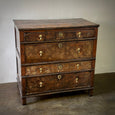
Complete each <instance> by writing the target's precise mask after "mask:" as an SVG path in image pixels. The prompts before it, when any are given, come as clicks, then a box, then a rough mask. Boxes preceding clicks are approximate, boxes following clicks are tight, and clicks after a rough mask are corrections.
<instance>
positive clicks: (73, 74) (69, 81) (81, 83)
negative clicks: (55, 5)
mask: <svg viewBox="0 0 115 115" xmlns="http://www.w3.org/2000/svg"><path fill="white" fill-rule="evenodd" d="M14 24H15V48H16V63H17V81H18V88H19V91H20V95H21V99H22V104H26V98H27V97H31V96H41V95H48V94H53V93H63V92H71V91H77V90H88V91H89V94H90V95H92V94H93V81H94V69H95V57H96V42H97V31H98V27H99V25H98V24H95V23H92V22H89V21H87V20H84V19H58V20H56V19H55V20H14Z"/></svg>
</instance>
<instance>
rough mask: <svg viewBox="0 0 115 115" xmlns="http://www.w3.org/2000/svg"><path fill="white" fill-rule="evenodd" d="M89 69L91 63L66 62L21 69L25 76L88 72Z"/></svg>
mask: <svg viewBox="0 0 115 115" xmlns="http://www.w3.org/2000/svg"><path fill="white" fill-rule="evenodd" d="M91 68H92V61H82V62H68V63H58V64H45V65H36V66H27V67H22V69H25V75H26V76H31V75H40V74H41V75H42V74H48V73H58V72H71V71H83V70H90V69H91Z"/></svg>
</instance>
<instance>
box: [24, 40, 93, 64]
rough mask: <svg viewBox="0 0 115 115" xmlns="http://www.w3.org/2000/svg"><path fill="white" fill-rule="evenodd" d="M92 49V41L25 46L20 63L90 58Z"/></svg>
mask: <svg viewBox="0 0 115 115" xmlns="http://www.w3.org/2000/svg"><path fill="white" fill-rule="evenodd" d="M92 49H93V41H92V40H89V41H79V42H77V41H74V42H60V43H41V44H33V45H32V44H31V45H25V46H24V52H22V53H24V54H22V55H25V58H24V59H25V60H24V61H25V62H24V61H22V63H36V62H44V61H45V62H47V61H57V60H70V59H79V58H81V59H83V58H91V57H92ZM22 50H23V49H22Z"/></svg>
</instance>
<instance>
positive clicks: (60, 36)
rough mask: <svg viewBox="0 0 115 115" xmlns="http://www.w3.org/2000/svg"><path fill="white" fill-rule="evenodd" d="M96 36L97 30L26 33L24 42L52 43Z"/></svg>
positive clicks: (81, 29)
mask: <svg viewBox="0 0 115 115" xmlns="http://www.w3.org/2000/svg"><path fill="white" fill-rule="evenodd" d="M95 36H96V31H95V29H87V28H86V29H83V28H80V29H71V30H70V29H63V30H41V31H40V30H38V31H25V32H24V41H27V42H32V41H50V40H51V41H52V40H54V41H55V40H69V39H81V38H91V37H95Z"/></svg>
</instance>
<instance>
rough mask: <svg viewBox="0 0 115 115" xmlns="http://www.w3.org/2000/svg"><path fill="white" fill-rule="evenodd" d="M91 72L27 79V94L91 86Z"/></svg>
mask: <svg viewBox="0 0 115 115" xmlns="http://www.w3.org/2000/svg"><path fill="white" fill-rule="evenodd" d="M90 79H91V72H82V73H70V74H59V75H48V76H41V77H32V78H29V77H28V78H26V94H27V95H28V94H35V93H43V92H49V91H57V90H66V89H72V88H82V87H88V86H90Z"/></svg>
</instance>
